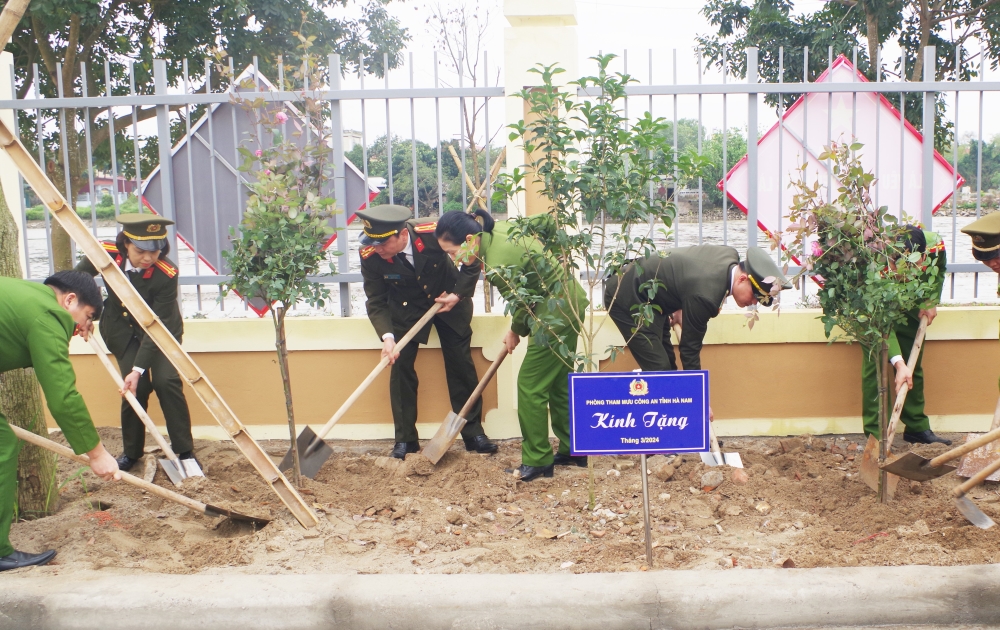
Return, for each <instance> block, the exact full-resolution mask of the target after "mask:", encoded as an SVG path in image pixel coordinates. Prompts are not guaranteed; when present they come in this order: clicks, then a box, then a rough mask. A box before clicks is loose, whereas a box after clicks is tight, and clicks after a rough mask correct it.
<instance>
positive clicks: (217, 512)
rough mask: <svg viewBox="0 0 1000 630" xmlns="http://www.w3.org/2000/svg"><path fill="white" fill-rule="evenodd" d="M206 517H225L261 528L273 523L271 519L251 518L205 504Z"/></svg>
mask: <svg viewBox="0 0 1000 630" xmlns="http://www.w3.org/2000/svg"><path fill="white" fill-rule="evenodd" d="M205 516H209V517H212V518H214V517H217V516H225V517H227V518H231V519H233V520H234V521H243V522H244V523H253V524H254V525H259V526H261V527H263V526H265V525H267V524H268V523H270V522H271V519H269V518H261V517H258V516H249V515H247V514H240V513H239V512H234V511H232V510H227V509H226V508H223V507H219V506H217V505H209V504H205Z"/></svg>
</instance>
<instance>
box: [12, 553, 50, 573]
mask: <svg viewBox="0 0 1000 630" xmlns="http://www.w3.org/2000/svg"><path fill="white" fill-rule="evenodd" d="M55 557H56V550H55V549H49V550H48V551H43V552H42V553H25V552H23V551H15V552H14V553H12V554H10V555H9V556H4V557H3V558H0V571H10V570H11V569H20V568H21V567H34V566H41V565H43V564H48V563H49V561H50V560H52V558H55Z"/></svg>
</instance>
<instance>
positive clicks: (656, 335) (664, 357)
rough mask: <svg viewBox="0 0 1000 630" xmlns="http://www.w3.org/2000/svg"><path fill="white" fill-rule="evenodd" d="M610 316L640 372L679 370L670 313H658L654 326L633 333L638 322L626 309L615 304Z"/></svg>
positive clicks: (652, 324) (643, 327)
mask: <svg viewBox="0 0 1000 630" xmlns="http://www.w3.org/2000/svg"><path fill="white" fill-rule="evenodd" d="M608 315H610V316H611V321H613V322H614V323H615V326H617V327H618V330H619V331H620V332H621V334H622V337H624V338H625V343H626V344H628V349H629V350H630V351H631V352H632V357H634V358H635V362H636V363H638V364H639V367H640V368H642V369H643V370H645V371H647V372H650V371H667V370H676V369H677V358H676V357H675V356H674V346H673V344H672V343H671V342H670V318H669V317H668V315H669V313H657V314H656V315H654V316H653V321H652V322H651V323H649V324H645V325H643V326H640V327H639V329H638V330H636V331H635V332H634V333H633V332H632V329H634V328H635V327H636V326H635V320H634V319H632V313H630V312H629V311H628V309H627V308H626V307H624V306H621V305H619V304H618V302H617V301H616V302H615V303H614V304H612V305H611V308H610V309H608Z"/></svg>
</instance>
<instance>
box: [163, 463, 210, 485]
mask: <svg viewBox="0 0 1000 630" xmlns="http://www.w3.org/2000/svg"><path fill="white" fill-rule="evenodd" d="M159 461H160V468H162V469H163V472H165V473H167V477H168V478H169V479H170V483H172V484H174V485H175V486H179V485H181V482H183V481H184V480H185V479H186V478H187V477H188V475H187V474H185V472H184V469H183V468H177V466H176V465H175V464H174V463H173V462H172V461H170V460H169V459H161V460H159ZM202 476H204V475H202Z"/></svg>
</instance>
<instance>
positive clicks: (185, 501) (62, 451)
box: [10, 424, 205, 514]
mask: <svg viewBox="0 0 1000 630" xmlns="http://www.w3.org/2000/svg"><path fill="white" fill-rule="evenodd" d="M10 428H11V430H12V431H14V435H16V436H17V437H18V438H19V439H21V440H24V441H25V442H28V443H30V444H34V445H35V446H37V447H39V448H44V449H45V450H47V451H52V452H53V453H55V454H56V455H60V456H62V457H65V458H67V459H72V460H73V461H75V462H80V463H81V464H84V465H86V466H90V458H89V457H87V456H86V455H77V454H76V453H74V452H73V451H72V450H70V449H68V448H66V447H65V446H63V445H62V444H57V443H56V442H53V441H52V440H47V439H45V438H43V437H42V436H40V435H36V434H34V433H32V432H31V431H25V430H24V429H22V428H21V427H19V426H15V425H13V424H12V425H10ZM121 475H122V481H124V482H125V483H127V484H131V485H133V486H135V487H136V488H140V489H142V490H145V491H146V492H149V493H150V494H155V495H156V496H158V497H160V498H162V499H166V500H167V501H173V502H174V503H180V504H181V505H183V506H184V507H186V508H188V509H190V510H194V511H195V512H198V513H200V514H204V513H205V504H204V503H201V502H200V501H195V500H194V499H191V498H188V497H186V496H184V495H183V494H178V493H177V492H171V491H170V490H167V489H166V488H161V487H160V486H157V485H156V484H152V483H149V482H148V481H145V480H143V479H139V478H138V477H135V476H133V475H130V474H128V473H127V472H122V473H121Z"/></svg>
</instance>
